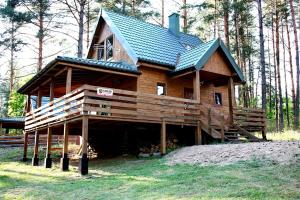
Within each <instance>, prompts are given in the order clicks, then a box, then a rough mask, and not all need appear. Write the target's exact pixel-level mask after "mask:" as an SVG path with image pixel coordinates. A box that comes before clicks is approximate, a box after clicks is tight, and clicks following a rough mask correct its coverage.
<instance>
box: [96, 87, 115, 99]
mask: <svg viewBox="0 0 300 200" xmlns="http://www.w3.org/2000/svg"><path fill="white" fill-rule="evenodd" d="M113 94H114V91H113V90H112V89H109V88H97V95H99V96H109V97H111V96H113Z"/></svg>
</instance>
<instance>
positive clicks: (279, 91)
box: [275, 1, 284, 131]
mask: <svg viewBox="0 0 300 200" xmlns="http://www.w3.org/2000/svg"><path fill="white" fill-rule="evenodd" d="M276 3H277V1H276ZM276 5H277V4H276ZM275 34H276V65H277V81H278V94H279V131H283V128H284V121H283V114H284V113H283V99H282V90H281V75H280V74H281V73H280V55H279V53H280V51H279V11H278V10H277V11H276V21H275Z"/></svg>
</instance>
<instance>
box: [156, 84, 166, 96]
mask: <svg viewBox="0 0 300 200" xmlns="http://www.w3.org/2000/svg"><path fill="white" fill-rule="evenodd" d="M156 90H157V91H156V92H157V95H166V84H164V83H157V87H156Z"/></svg>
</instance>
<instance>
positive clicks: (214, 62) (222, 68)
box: [202, 51, 232, 76]
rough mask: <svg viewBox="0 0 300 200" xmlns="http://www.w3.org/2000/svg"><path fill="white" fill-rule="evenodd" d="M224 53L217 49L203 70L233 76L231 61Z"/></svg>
mask: <svg viewBox="0 0 300 200" xmlns="http://www.w3.org/2000/svg"><path fill="white" fill-rule="evenodd" d="M224 57H225V56H224V55H222V53H221V52H220V51H216V52H215V53H214V54H213V55H212V56H211V57H210V58H209V59H208V61H207V63H206V64H205V65H204V67H203V69H202V70H203V71H207V72H212V73H216V74H221V75H225V76H231V75H232V70H231V69H230V67H229V66H230V63H229V62H228V61H227V60H225V59H224Z"/></svg>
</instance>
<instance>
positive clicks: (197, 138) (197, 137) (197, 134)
mask: <svg viewBox="0 0 300 200" xmlns="http://www.w3.org/2000/svg"><path fill="white" fill-rule="evenodd" d="M195 144H196V145H200V144H202V133H201V123H200V121H198V122H197V126H196V127H195Z"/></svg>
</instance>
